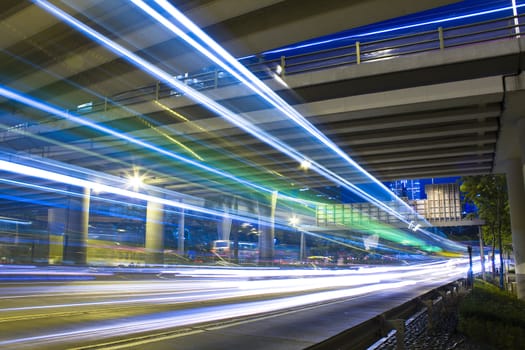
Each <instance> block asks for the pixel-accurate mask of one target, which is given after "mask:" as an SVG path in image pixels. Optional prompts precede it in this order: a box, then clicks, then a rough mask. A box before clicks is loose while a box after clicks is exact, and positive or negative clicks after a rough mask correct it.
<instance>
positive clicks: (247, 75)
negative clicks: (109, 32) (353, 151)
mask: <svg viewBox="0 0 525 350" xmlns="http://www.w3.org/2000/svg"><path fill="white" fill-rule="evenodd" d="M130 1H132V2H133V3H134V4H135V5H137V6H138V7H140V8H141V9H142V10H143V11H145V12H146V13H147V14H149V15H150V16H152V17H153V18H154V19H156V20H157V21H158V22H159V23H161V24H162V25H164V26H165V27H166V28H168V29H169V30H171V31H172V32H173V33H174V34H176V35H178V36H180V37H181V38H182V39H183V40H185V41H186V42H187V43H188V44H190V45H191V46H193V47H194V48H195V49H197V50H198V51H199V52H201V53H202V54H204V55H205V56H206V57H208V58H210V59H211V60H212V61H213V62H215V63H217V64H218V65H220V66H221V67H222V68H223V69H224V70H226V71H227V72H229V73H230V74H232V75H233V76H234V77H236V78H237V79H238V80H239V81H240V82H242V83H243V84H244V85H246V86H247V87H248V88H250V89H251V90H252V91H253V92H255V93H256V94H257V95H259V96H260V97H262V98H263V99H264V100H265V101H267V102H269V103H270V104H271V105H272V106H274V107H275V108H276V109H277V110H279V111H281V112H282V113H283V114H284V115H285V116H287V117H288V118H289V119H291V120H293V121H294V122H295V123H296V124H297V125H298V126H300V127H301V128H302V129H304V130H305V131H307V132H308V133H309V134H310V135H312V136H313V137H314V138H315V139H317V140H319V141H320V142H321V143H323V144H324V145H325V146H327V147H328V148H329V149H330V150H332V151H333V152H334V153H335V154H337V155H338V156H339V157H340V158H341V159H343V160H345V161H346V162H347V163H348V164H349V165H350V166H352V167H353V168H355V169H357V170H358V171H359V172H360V173H361V174H363V175H364V176H365V178H367V179H368V180H370V181H372V182H373V183H375V184H376V185H377V186H379V188H381V189H382V190H383V191H385V192H386V193H389V194H391V196H392V198H394V199H395V201H396V202H397V203H399V204H401V205H402V206H404V207H405V209H406V210H407V211H408V212H410V213H412V214H415V215H416V216H417V217H419V218H420V219H421V220H422V221H425V222H426V220H425V219H423V218H422V217H421V216H420V215H419V214H418V213H417V212H415V211H414V210H413V208H412V207H410V206H409V205H408V204H407V203H406V202H405V201H403V200H401V199H400V198H399V197H397V196H395V195H393V194H392V193H391V191H390V190H389V189H388V188H387V187H386V186H385V185H384V184H383V183H381V182H380V181H379V180H377V179H376V178H375V177H374V176H372V175H371V174H369V173H368V172H367V171H366V170H365V169H364V168H362V167H361V166H360V165H359V164H357V163H356V162H355V161H354V160H353V159H352V158H350V157H349V156H348V155H347V154H346V153H345V152H343V151H342V150H341V149H340V148H339V147H338V146H337V145H336V144H335V143H333V142H332V141H331V140H330V139H329V138H328V137H326V135H324V134H323V133H322V132H321V131H319V130H318V129H317V128H316V127H315V126H314V125H313V124H311V123H310V122H309V121H308V120H307V119H306V118H305V117H304V116H302V115H301V114H300V113H299V112H297V110H295V109H294V108H293V107H292V106H290V105H289V104H288V103H287V102H286V101H284V100H283V99H282V98H281V97H280V96H279V95H277V94H276V93H275V92H274V91H273V90H272V89H270V88H269V87H268V86H267V85H266V84H264V83H263V82H262V81H261V80H260V79H259V78H257V77H256V76H255V75H254V74H253V73H252V72H251V71H250V70H248V69H247V68H246V67H245V66H244V65H242V64H241V63H240V62H239V61H238V60H236V59H235V58H234V57H233V56H232V55H231V54H230V53H228V52H227V51H226V50H224V49H223V48H222V47H221V46H220V45H219V44H218V43H217V42H215V41H214V40H213V39H212V38H210V37H209V36H208V35H207V34H206V33H205V32H204V31H203V30H201V29H200V28H199V27H198V26H197V25H195V24H194V23H193V22H192V21H191V20H189V19H188V18H187V17H186V16H185V15H184V14H183V13H182V12H180V11H179V10H177V9H176V8H175V7H174V6H173V5H171V4H170V3H169V2H168V1H166V0H155V2H156V3H157V4H159V5H160V6H161V7H162V9H164V10H165V11H167V12H168V13H169V14H170V15H171V16H172V17H173V18H174V19H175V20H176V21H178V22H179V23H181V24H182V25H183V26H184V27H185V28H186V29H188V30H189V31H191V32H192V33H193V34H195V35H196V36H197V37H198V38H199V39H200V40H202V41H203V42H204V43H205V44H206V45H208V47H210V49H211V50H212V51H214V52H215V53H216V54H217V55H218V56H217V55H214V54H213V53H212V52H210V51H209V50H207V49H206V48H205V47H203V46H202V45H200V44H199V43H197V42H196V41H195V40H194V39H192V38H191V37H189V36H188V35H187V34H186V33H185V32H184V31H183V30H181V29H180V28H178V27H177V26H175V25H174V24H173V23H172V22H169V21H168V20H166V18H164V17H163V16H162V15H160V14H159V13H158V12H156V11H155V10H154V9H153V8H151V7H150V6H148V5H147V4H145V3H144V1H142V0H130ZM275 142H276V143H277V142H279V141H277V140H275ZM272 145H273V144H272ZM305 158H306V157H303V158H302V159H297V158H294V159H295V160H296V161H298V162H299V163H302V162H303V161H304V159H305ZM316 168H317V169H318V172H319V173H320V174H323V173H324V174H327V173H328V172H327V169H325V168H324V167H322V166H321V165H319V164H317V165H316ZM325 176H327V175H325ZM331 176H334V174H333V173H332V174H331ZM339 182H340V183H342V184H344V185H345V187H347V188H350V189H351V190H352V191H353V192H356V193H358V194H360V195H364V193H365V192H364V191H362V190H361V189H359V188H358V187H356V186H354V185H353V184H351V183H349V182H348V181H346V180H344V179H342V178H340V177H339ZM366 199H367V200H370V201H372V202H373V203H374V204H376V205H378V206H379V207H381V208H382V209H384V210H386V211H388V212H390V213H392V214H394V215H397V216H398V217H399V216H401V217H400V219H402V220H403V221H405V220H404V219H403V218H404V215H402V214H400V213H397V212H396V211H395V210H393V209H391V208H390V207H388V206H387V205H386V204H384V203H382V202H381V201H379V200H377V199H376V198H375V197H373V196H371V195H369V194H368V193H367V194H366ZM387 208H388V209H387ZM426 224H427V225H428V226H430V224H429V223H428V222H426Z"/></svg>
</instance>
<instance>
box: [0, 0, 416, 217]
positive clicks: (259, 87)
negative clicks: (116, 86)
mask: <svg viewBox="0 0 525 350" xmlns="http://www.w3.org/2000/svg"><path fill="white" fill-rule="evenodd" d="M132 1H134V2H135V3H138V4H141V3H142V2H141V1H140V0H132ZM35 3H36V4H37V5H39V6H41V7H42V8H44V9H45V10H47V11H49V12H50V13H52V14H53V15H55V16H57V17H59V18H61V19H63V20H64V21H65V22H67V23H69V24H70V25H71V26H73V27H75V28H77V29H78V30H80V31H82V32H84V33H85V34H87V35H88V36H90V37H92V38H94V39H95V40H97V41H99V42H100V43H102V44H103V45H104V46H106V47H107V48H109V49H110V50H111V51H113V52H114V53H116V54H118V55H121V56H123V57H126V58H127V59H128V60H129V61H130V62H131V63H133V64H135V65H136V66H138V67H139V68H141V69H143V70H145V71H147V72H148V73H150V74H152V75H153V76H155V77H157V78H159V79H161V80H162V81H165V82H167V83H168V84H170V85H171V86H172V87H174V88H176V89H178V90H179V91H182V92H183V93H184V94H186V95H187V96H189V97H191V98H192V99H193V100H195V101H198V102H200V103H203V104H204V105H205V106H206V107H207V108H209V109H210V110H211V111H213V112H215V113H217V114H218V115H220V116H222V117H223V118H225V119H226V120H228V121H230V122H232V123H233V124H235V125H237V126H238V127H240V128H241V129H243V130H244V131H246V132H248V133H250V134H251V135H253V136H254V137H256V138H258V139H259V140H261V141H263V142H265V143H267V144H269V145H271V146H272V147H273V148H275V149H277V150H278V151H280V152H282V153H283V154H286V155H287V156H289V157H290V158H292V159H294V160H296V161H297V162H298V163H301V162H303V161H304V160H305V159H306V157H305V156H304V155H302V154H301V153H299V152H298V151H296V150H295V149H292V148H290V147H288V146H287V145H286V144H285V143H283V142H282V141H280V140H277V139H276V138H274V137H273V136H271V135H269V134H268V133H265V132H264V131H262V130H261V129H259V128H258V127H256V126H255V125H253V124H251V123H249V122H248V121H246V120H245V119H243V118H242V117H240V116H239V115H237V114H235V113H233V112H232V111H231V110H229V109H227V108H225V107H224V106H222V105H220V104H219V103H217V102H216V101H214V100H212V99H210V98H209V97H207V96H205V95H203V94H201V93H200V92H198V91H196V90H194V89H193V88H191V87H189V86H187V85H186V84H184V83H182V82H180V81H179V80H177V79H175V78H174V77H173V76H171V75H170V74H168V73H167V72H165V71H163V70H162V69H160V68H158V67H156V66H154V65H153V64H151V63H149V62H148V61H146V60H144V59H142V58H140V57H139V56H137V55H135V54H134V53H132V52H130V51H129V50H127V49H125V48H124V47H122V46H121V45H119V44H117V43H115V42H113V41H111V40H110V39H108V38H107V37H105V36H103V35H102V34H100V33H98V32H97V31H95V30H94V29H92V28H90V27H89V26H87V25H85V24H83V23H81V22H80V21H78V20H77V19H75V18H73V17H72V16H70V15H68V14H66V13H65V12H63V11H62V10H60V9H58V8H56V7H55V6H53V5H51V4H50V3H48V2H47V1H45V0H35ZM157 3H159V4H163V5H165V6H166V8H167V9H168V10H171V9H174V8H173V7H172V6H171V5H169V4H168V3H166V1H163V0H157ZM172 14H173V15H174V16H177V18H179V17H180V16H182V17H180V18H182V20H183V23H184V25H185V26H187V28H188V29H190V30H192V31H193V30H195V31H196V32H194V33H195V34H196V35H197V34H200V33H202V35H199V37H200V38H201V40H206V41H205V42H206V43H209V45H210V46H211V47H212V50H213V51H215V52H217V53H218V54H220V55H221V56H222V57H223V58H225V59H226V60H227V61H228V62H229V63H230V64H231V65H232V66H233V67H234V68H235V69H237V70H238V71H239V74H237V76H241V77H244V78H245V79H242V81H249V82H248V86H249V87H250V88H251V89H252V90H253V91H254V92H256V93H257V94H258V95H260V96H261V97H263V98H264V99H265V100H267V101H268V102H270V103H271V104H272V105H273V106H274V107H275V108H277V109H278V110H280V111H281V112H283V113H284V114H285V115H286V116H288V117H289V118H290V119H291V120H293V121H294V122H295V123H296V124H298V125H299V126H300V127H301V128H303V129H304V130H306V131H307V132H308V133H310V134H311V135H312V136H314V137H315V138H316V139H318V140H319V141H321V142H322V143H323V144H325V145H326V146H327V147H328V148H330V149H331V150H332V151H334V152H335V153H336V154H337V155H339V156H340V157H341V158H342V159H344V160H345V161H347V162H348V163H349V164H350V165H351V166H353V167H354V168H356V169H357V170H359V171H360V172H361V173H362V174H363V175H365V176H366V177H367V178H368V179H369V180H371V181H372V182H374V183H375V184H376V185H378V186H379V187H380V188H381V189H383V190H384V191H386V192H387V193H389V194H391V192H390V191H389V190H388V188H386V186H385V185H383V184H382V183H381V182H379V181H378V180H377V179H376V178H375V177H373V176H371V175H370V174H369V173H368V172H366V170H364V169H363V168H362V167H361V166H359V165H358V164H357V163H356V162H355V161H353V160H352V159H351V158H350V157H349V156H348V155H346V154H345V153H344V152H343V151H342V150H341V149H339V147H337V145H335V144H334V143H333V142H332V141H331V140H330V139H328V138H327V137H326V136H325V135H324V134H322V133H321V132H320V131H319V130H318V129H317V128H315V126H313V125H312V124H311V123H310V122H308V121H307V120H306V119H305V118H304V117H303V116H302V115H301V114H299V113H298V112H297V111H296V110H295V109H293V108H292V107H291V106H290V105H288V104H287V103H286V102H285V101H284V100H282V99H281V98H280V97H279V96H278V95H277V94H276V93H275V92H274V91H273V90H271V89H270V88H269V87H267V86H266V85H265V84H264V83H262V82H261V81H260V80H259V79H257V78H256V77H255V76H254V75H253V74H252V73H251V72H250V71H248V70H247V69H246V68H245V67H244V66H242V65H241V64H240V63H239V62H237V60H235V59H234V58H233V57H232V56H231V55H229V54H228V53H227V52H226V51H225V50H224V49H222V48H221V47H220V46H219V45H218V44H217V43H215V42H214V41H213V40H212V39H211V38H209V37H208V36H207V35H206V34H204V33H203V32H202V31H200V29H199V28H198V27H196V26H195V25H194V24H193V23H191V22H190V21H189V20H188V19H187V18H185V17H184V16H183V15H182V14H181V13H180V12H178V11H177V10H175V12H172ZM164 22H165V21H164ZM178 32H179V31H177V33H178ZM203 38H204V39H203ZM189 43H190V44H192V43H195V41H190V42H189ZM197 46H198V47H201V46H200V45H197ZM206 52H208V51H206ZM216 60H218V61H221V60H220V59H219V58H216ZM222 64H223V65H224V67H228V65H227V64H226V63H222ZM225 69H226V68H225ZM228 69H229V70H232V69H230V68H229V67H228ZM0 93H2V91H1V90H0ZM7 93H8V92H7ZM14 98H15V99H17V97H16V96H15V97H14ZM19 98H20V97H18V99H19ZM23 100H24V102H22V103H25V104H30V105H32V104H31V100H29V101H27V99H23ZM40 105H43V104H41V103H40ZM35 108H38V107H35ZM48 109H49V107H47V108H45V109H43V110H48ZM50 113H52V112H50ZM62 113H63V112H62ZM66 117H67V115H66ZM74 118H75V117H74ZM73 120H78V121H77V122H82V121H83V120H82V119H80V118H75V119H73ZM86 123H87V124H86ZM86 123H83V124H84V125H89V126H91V125H92V127H94V128H95V129H97V130H99V131H103V132H105V133H109V134H111V135H113V136H116V137H119V138H121V139H125V140H127V141H129V142H132V143H135V144H137V145H140V146H142V147H145V148H148V149H151V150H154V151H156V152H159V153H161V154H164V155H167V156H169V157H171V158H175V159H177V160H181V161H185V162H187V163H189V164H192V165H195V166H197V167H199V168H201V169H205V170H207V171H210V172H213V173H215V174H219V175H221V176H223V177H226V178H229V179H233V180H235V181H239V182H241V183H243V184H244V185H247V186H252V187H254V188H257V189H258V190H261V191H264V192H267V193H268V192H272V191H271V190H270V189H267V188H265V187H262V186H259V185H256V184H252V183H249V182H247V181H245V180H241V179H238V178H236V177H234V176H233V175H230V174H226V173H223V172H221V171H219V170H217V169H214V168H210V167H207V166H205V165H203V164H201V163H197V162H195V161H193V160H190V159H187V158H184V157H181V156H179V155H175V154H173V153H171V152H168V151H166V150H163V149H161V148H158V147H156V146H153V145H150V144H148V143H145V142H143V141H140V140H136V139H134V138H131V137H129V136H127V135H124V134H120V133H117V132H115V131H113V130H110V129H107V128H104V127H101V126H99V125H96V124H93V123H90V122H87V121H86ZM309 161H310V160H309ZM310 162H311V164H312V168H313V169H316V171H317V172H318V173H319V174H320V175H322V176H324V177H326V178H328V179H330V180H332V181H334V182H336V183H338V184H341V185H344V186H345V187H346V188H348V189H349V190H350V191H352V192H355V193H357V194H358V195H360V196H361V197H363V198H364V199H367V200H370V201H372V202H373V203H374V204H376V205H378V206H379V207H381V208H382V209H384V210H386V211H387V212H389V213H391V214H392V215H395V216H397V217H398V218H400V220H402V221H403V222H405V223H408V222H409V220H408V219H404V216H403V214H401V213H399V212H397V211H396V210H394V209H392V208H390V207H388V206H387V205H386V204H384V203H382V202H381V201H379V200H377V199H376V198H374V197H372V196H371V195H369V194H368V193H366V192H364V191H363V190H361V189H360V188H358V187H357V186H355V185H353V184H351V183H350V182H348V181H347V180H345V179H343V178H342V177H340V176H338V175H337V174H334V173H333V172H331V171H329V170H328V169H326V168H325V167H323V166H322V165H320V164H318V163H316V162H313V161H310ZM280 198H282V196H280ZM392 198H395V200H397V201H398V203H400V204H401V205H402V206H404V207H405V209H407V210H408V211H409V212H410V213H412V214H415V215H416V216H419V217H420V215H419V214H417V213H415V212H414V211H413V209H412V208H411V207H410V206H409V205H408V204H407V203H405V202H404V201H402V200H401V199H399V198H398V197H397V196H395V195H393V194H392ZM285 199H287V200H292V201H296V202H297V201H298V200H297V199H295V198H292V197H285Z"/></svg>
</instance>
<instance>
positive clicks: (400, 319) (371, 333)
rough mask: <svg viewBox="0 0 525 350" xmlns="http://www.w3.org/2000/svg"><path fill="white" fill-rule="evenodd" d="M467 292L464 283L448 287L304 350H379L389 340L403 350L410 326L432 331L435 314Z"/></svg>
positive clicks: (461, 281)
mask: <svg viewBox="0 0 525 350" xmlns="http://www.w3.org/2000/svg"><path fill="white" fill-rule="evenodd" d="M466 288H467V284H466V280H465V279H461V280H458V281H456V282H452V283H449V284H447V285H445V286H442V287H440V288H436V289H434V290H432V291H430V292H428V293H426V294H424V295H422V296H420V297H419V298H416V299H412V300H410V301H408V302H406V303H404V304H403V305H400V306H398V307H396V308H393V309H391V310H389V311H387V312H385V313H383V314H381V315H378V316H376V317H374V318H372V319H370V320H368V321H365V322H363V323H361V324H359V325H357V326H355V327H353V328H350V329H348V330H346V331H343V332H341V333H339V334H337V335H335V336H333V337H331V338H329V339H326V340H325V341H323V342H320V343H318V344H315V345H312V346H310V347H308V348H307V349H308V350H332V349H340V350H345V349H348V350H356V349H368V350H380V349H381V348H382V346H383V345H385V344H386V343H387V342H389V341H391V340H393V341H394V342H397V343H398V344H397V345H398V346H397V349H404V346H403V344H404V341H405V333H408V332H411V331H414V332H417V330H411V329H410V328H411V327H412V326H415V327H416V328H417V327H421V325H420V323H421V322H424V323H425V328H426V329H431V328H432V327H434V325H435V324H436V323H438V322H439V319H438V317H439V314H437V315H436V314H435V311H437V310H439V308H441V307H442V305H443V303H446V302H448V299H450V298H451V297H455V296H457V295H458V293H459V292H460V291H462V290H465V289H466ZM423 316H424V320H422V318H423ZM418 323H419V324H418ZM393 338H394V339H393ZM387 348H391V347H387Z"/></svg>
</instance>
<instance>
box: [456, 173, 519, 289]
mask: <svg viewBox="0 0 525 350" xmlns="http://www.w3.org/2000/svg"><path fill="white" fill-rule="evenodd" d="M461 181H462V184H461V187H460V190H461V192H463V193H464V195H465V201H467V202H471V203H472V204H474V205H475V206H476V208H477V214H478V217H479V218H480V219H482V220H484V221H485V225H484V226H483V228H482V235H483V240H484V241H485V243H487V244H490V245H491V246H492V274H493V278H495V270H496V269H495V267H496V263H495V260H494V259H495V258H494V256H495V251H496V245H497V246H498V248H499V251H500V287H501V288H503V248H504V247H509V246H510V243H511V241H512V238H511V229H510V215H509V201H508V193H507V182H506V179H505V175H497V174H491V175H478V176H465V177H462V178H461Z"/></svg>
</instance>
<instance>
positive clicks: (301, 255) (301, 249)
mask: <svg viewBox="0 0 525 350" xmlns="http://www.w3.org/2000/svg"><path fill="white" fill-rule="evenodd" d="M305 250H306V242H305V237H304V232H303V231H301V241H300V243H299V261H303V260H304V259H305V256H304V255H305Z"/></svg>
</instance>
